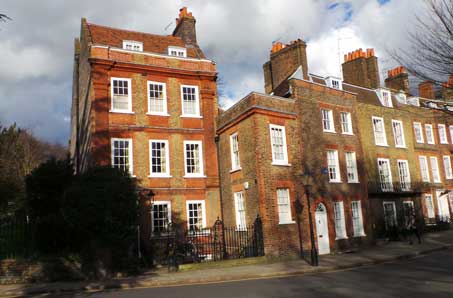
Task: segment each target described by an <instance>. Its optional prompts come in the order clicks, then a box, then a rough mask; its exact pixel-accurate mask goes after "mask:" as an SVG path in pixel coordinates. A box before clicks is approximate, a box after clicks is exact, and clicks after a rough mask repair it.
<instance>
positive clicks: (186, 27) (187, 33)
mask: <svg viewBox="0 0 453 298" xmlns="http://www.w3.org/2000/svg"><path fill="white" fill-rule="evenodd" d="M195 22H196V21H195V18H194V17H193V16H192V13H191V12H188V11H187V7H183V8H181V9H180V10H179V17H178V18H177V19H176V28H175V30H174V31H173V36H178V37H181V39H182V40H184V42H185V43H186V44H191V45H196V44H197V33H196V31H195Z"/></svg>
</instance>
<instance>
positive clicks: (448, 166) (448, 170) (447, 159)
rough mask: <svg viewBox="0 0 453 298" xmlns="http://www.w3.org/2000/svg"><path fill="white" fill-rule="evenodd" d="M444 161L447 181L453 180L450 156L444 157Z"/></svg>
mask: <svg viewBox="0 0 453 298" xmlns="http://www.w3.org/2000/svg"><path fill="white" fill-rule="evenodd" d="M442 161H443V164H444V169H445V179H453V172H452V169H451V158H450V155H444V156H443V157H442Z"/></svg>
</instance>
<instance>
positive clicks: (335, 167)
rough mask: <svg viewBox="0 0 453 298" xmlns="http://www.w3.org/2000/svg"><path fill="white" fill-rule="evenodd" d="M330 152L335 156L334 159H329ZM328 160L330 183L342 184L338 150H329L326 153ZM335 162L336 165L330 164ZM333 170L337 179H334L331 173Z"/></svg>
mask: <svg viewBox="0 0 453 298" xmlns="http://www.w3.org/2000/svg"><path fill="white" fill-rule="evenodd" d="M329 152H330V153H332V154H333V159H329ZM326 159H327V172H328V175H329V182H330V183H339V182H341V172H340V162H339V160H338V150H335V149H328V150H327V151H326ZM330 160H333V162H334V164H330V163H329V161H330ZM331 169H332V170H334V171H332V173H333V172H335V176H336V177H335V178H332V177H331V175H330V173H331Z"/></svg>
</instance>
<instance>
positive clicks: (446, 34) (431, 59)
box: [391, 0, 453, 84]
mask: <svg viewBox="0 0 453 298" xmlns="http://www.w3.org/2000/svg"><path fill="white" fill-rule="evenodd" d="M425 4H426V9H425V10H423V12H424V13H425V14H426V15H424V16H420V15H419V16H416V24H415V26H414V30H413V31H412V32H409V33H408V39H409V42H410V48H408V49H398V50H395V51H393V52H392V53H391V55H392V56H393V57H394V58H395V59H396V60H397V61H398V62H399V63H400V64H401V65H403V66H404V67H405V68H406V69H407V70H408V71H409V72H410V73H411V74H413V75H414V76H416V77H418V78H419V79H422V80H427V81H432V82H434V83H437V84H441V83H443V82H444V81H445V80H446V78H448V76H449V75H451V74H453V1H452V0H425Z"/></svg>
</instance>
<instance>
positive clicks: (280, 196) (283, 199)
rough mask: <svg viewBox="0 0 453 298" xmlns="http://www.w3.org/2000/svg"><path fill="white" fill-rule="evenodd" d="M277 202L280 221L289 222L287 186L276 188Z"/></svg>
mask: <svg viewBox="0 0 453 298" xmlns="http://www.w3.org/2000/svg"><path fill="white" fill-rule="evenodd" d="M277 204H278V217H279V221H280V223H288V222H291V221H292V217H291V207H290V203H289V190H288V189H287V188H281V189H277Z"/></svg>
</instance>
